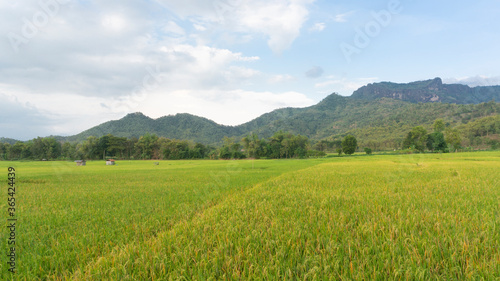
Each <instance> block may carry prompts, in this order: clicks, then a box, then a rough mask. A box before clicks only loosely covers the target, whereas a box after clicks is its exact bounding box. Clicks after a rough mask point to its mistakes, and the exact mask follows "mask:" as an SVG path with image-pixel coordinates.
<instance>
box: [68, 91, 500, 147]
mask: <svg viewBox="0 0 500 281" xmlns="http://www.w3.org/2000/svg"><path fill="white" fill-rule="evenodd" d="M498 113H500V103H495V102H488V103H482V104H477V105H475V104H450V103H439V102H438V103H410V102H406V101H402V100H399V99H392V98H386V97H382V98H379V99H360V98H352V97H343V96H339V95H337V94H332V95H330V96H328V97H326V98H325V99H324V100H322V101H321V102H320V103H318V104H316V105H314V106H310V107H306V108H283V109H278V110H274V111H272V112H270V113H267V114H264V115H262V116H260V117H258V118H256V119H254V120H252V121H250V122H247V123H245V124H242V125H239V126H223V125H219V124H217V123H215V122H213V121H211V120H208V119H206V118H201V117H197V116H193V115H190V114H177V115H174V116H165V117H161V118H158V119H151V118H149V117H147V116H145V115H143V114H142V113H133V114H128V115H127V116H125V117H124V118H122V119H120V120H116V121H110V122H106V123H104V124H102V125H99V126H96V127H94V128H91V129H89V130H87V131H84V132H82V133H80V134H78V135H76V136H73V137H69V138H68V139H67V140H69V141H83V140H85V139H86V138H87V137H88V136H91V135H92V136H97V137H100V136H103V135H106V134H113V135H115V136H120V137H140V136H141V135H144V134H146V133H154V134H157V135H158V136H162V137H167V138H170V139H182V140H191V141H194V142H201V143H204V144H213V145H216V144H220V143H221V142H222V140H223V138H224V137H225V136H228V137H237V138H241V137H243V136H245V135H247V134H249V133H251V132H254V133H257V134H258V135H259V136H260V137H261V138H267V137H270V136H272V135H273V134H274V133H275V132H277V131H279V130H284V131H289V132H291V133H294V134H301V135H305V136H307V137H309V138H311V139H313V140H321V139H326V138H339V137H342V136H345V135H346V134H348V133H349V134H353V135H355V136H356V137H358V138H360V139H361V141H362V142H363V143H367V142H371V143H377V144H378V145H379V146H381V147H394V144H395V143H398V142H400V141H401V140H402V139H403V138H404V136H405V134H406V133H407V132H408V131H409V130H411V128H413V127H415V126H418V125H424V126H425V127H427V128H428V129H429V130H430V128H431V127H432V123H433V122H434V120H436V119H438V118H442V119H444V120H445V121H446V123H447V125H448V126H451V127H455V126H459V125H463V124H467V123H468V122H471V121H475V120H478V119H480V118H484V117H487V116H492V115H498Z"/></svg>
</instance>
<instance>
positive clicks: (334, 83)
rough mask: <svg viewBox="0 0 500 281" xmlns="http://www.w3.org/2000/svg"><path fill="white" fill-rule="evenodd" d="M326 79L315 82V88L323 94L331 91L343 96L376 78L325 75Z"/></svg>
mask: <svg viewBox="0 0 500 281" xmlns="http://www.w3.org/2000/svg"><path fill="white" fill-rule="evenodd" d="M326 78H327V80H325V81H323V82H319V83H316V84H315V87H316V89H318V90H319V91H321V92H322V93H325V94H330V93H332V92H336V93H339V94H341V95H343V96H350V95H351V94H352V93H353V92H354V91H356V90H357V89H359V88H361V87H363V86H365V85H367V84H370V83H374V82H376V81H377V80H378V78H375V77H374V78H351V79H348V78H339V77H335V76H328V77H326Z"/></svg>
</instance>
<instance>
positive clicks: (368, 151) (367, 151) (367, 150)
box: [365, 147, 372, 155]
mask: <svg viewBox="0 0 500 281" xmlns="http://www.w3.org/2000/svg"><path fill="white" fill-rule="evenodd" d="M365 152H366V154H368V155H370V154H372V149H371V148H369V147H365Z"/></svg>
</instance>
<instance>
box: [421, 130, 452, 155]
mask: <svg viewBox="0 0 500 281" xmlns="http://www.w3.org/2000/svg"><path fill="white" fill-rule="evenodd" d="M426 146H427V149H429V150H430V151H440V152H446V151H447V149H448V146H447V144H446V141H445V139H444V135H443V133H441V132H437V131H436V132H434V133H431V134H429V135H427V143H426Z"/></svg>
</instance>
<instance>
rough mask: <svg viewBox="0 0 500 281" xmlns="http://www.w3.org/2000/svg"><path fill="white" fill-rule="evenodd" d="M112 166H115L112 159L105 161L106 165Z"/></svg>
mask: <svg viewBox="0 0 500 281" xmlns="http://www.w3.org/2000/svg"><path fill="white" fill-rule="evenodd" d="M114 164H115V160H113V159H108V160H106V165H114Z"/></svg>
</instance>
